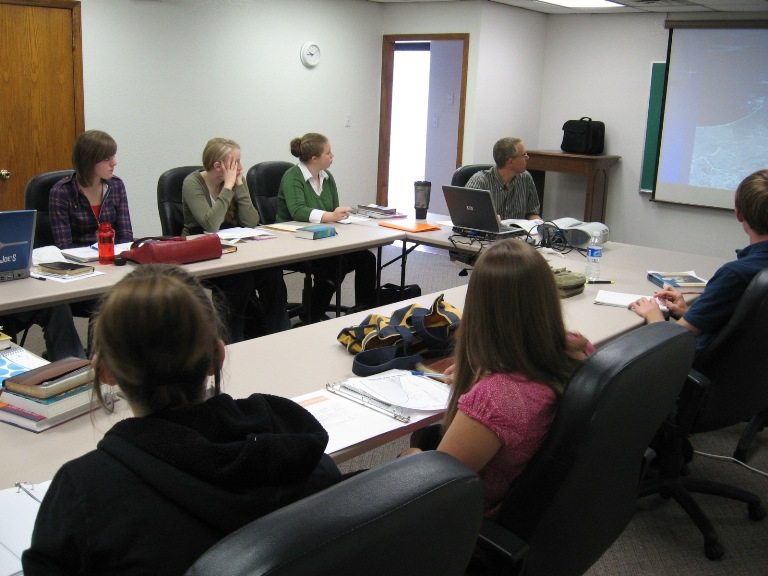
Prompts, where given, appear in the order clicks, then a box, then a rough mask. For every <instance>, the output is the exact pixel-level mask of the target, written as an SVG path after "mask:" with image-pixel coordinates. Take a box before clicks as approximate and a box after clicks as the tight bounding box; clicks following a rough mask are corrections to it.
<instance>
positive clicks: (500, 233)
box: [443, 186, 526, 240]
mask: <svg viewBox="0 0 768 576" xmlns="http://www.w3.org/2000/svg"><path fill="white" fill-rule="evenodd" d="M443 194H444V195H445V203H446V205H447V206H448V212H449V213H450V215H451V221H452V222H453V231H454V232H456V233H457V234H461V235H462V236H469V237H472V238H483V239H486V240H500V239H502V238H512V237H514V236H525V234H526V232H525V230H523V229H522V228H518V227H517V226H503V225H502V224H499V220H498V218H497V217H496V214H497V213H496V206H494V204H493V197H492V196H491V192H490V191H489V190H478V189H475V188H460V187H459V186H443Z"/></svg>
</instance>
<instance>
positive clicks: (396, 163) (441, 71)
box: [377, 34, 469, 213]
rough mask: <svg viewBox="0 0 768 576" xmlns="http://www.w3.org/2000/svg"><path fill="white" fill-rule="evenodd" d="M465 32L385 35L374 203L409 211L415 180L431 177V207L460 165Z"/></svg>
mask: <svg viewBox="0 0 768 576" xmlns="http://www.w3.org/2000/svg"><path fill="white" fill-rule="evenodd" d="M468 51H469V35H468V34H418V35H407V36H406V35H396V36H394V35H389V36H384V40H383V46H382V82H381V110H380V119H379V123H380V126H379V167H378V193H377V202H378V203H379V204H388V205H391V206H395V207H397V208H398V209H399V210H400V211H408V210H412V206H413V182H414V181H415V180H424V179H426V180H430V181H431V182H432V188H433V194H432V201H431V202H430V210H431V211H433V212H435V211H436V212H442V213H445V212H446V209H445V205H444V201H443V197H442V194H441V193H440V186H441V185H442V184H447V183H449V182H450V177H451V174H452V173H453V171H454V169H455V168H456V167H457V166H460V165H461V151H462V147H463V135H464V107H465V100H466V83H467V82H466V78H467V58H468Z"/></svg>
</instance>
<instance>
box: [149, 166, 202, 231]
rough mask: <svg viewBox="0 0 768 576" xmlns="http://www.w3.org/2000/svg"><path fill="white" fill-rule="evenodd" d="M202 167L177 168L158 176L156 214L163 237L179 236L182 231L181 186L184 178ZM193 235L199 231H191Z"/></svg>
mask: <svg viewBox="0 0 768 576" xmlns="http://www.w3.org/2000/svg"><path fill="white" fill-rule="evenodd" d="M202 168H203V167H202V166H179V167H178V168H171V169H170V170H166V171H165V172H163V173H162V174H161V175H160V178H159V179H158V181H157V212H158V214H159V215H160V226H161V227H162V230H163V236H180V235H181V233H182V231H183V230H184V208H183V203H182V200H181V185H182V184H183V183H184V178H186V177H187V176H188V175H189V174H191V173H192V172H194V171H195V170H202ZM191 232H192V233H194V234H198V233H201V232H202V229H200V230H194V231H191Z"/></svg>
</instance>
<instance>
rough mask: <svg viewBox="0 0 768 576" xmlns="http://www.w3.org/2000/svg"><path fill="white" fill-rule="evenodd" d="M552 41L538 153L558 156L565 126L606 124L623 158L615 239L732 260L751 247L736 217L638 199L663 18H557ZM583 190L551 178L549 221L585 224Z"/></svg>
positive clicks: (572, 180)
mask: <svg viewBox="0 0 768 576" xmlns="http://www.w3.org/2000/svg"><path fill="white" fill-rule="evenodd" d="M546 36H547V40H546V58H545V62H544V77H543V84H542V100H541V124H540V133H539V146H540V148H543V149H559V147H560V142H561V140H562V125H563V122H565V121H566V120H569V119H573V118H580V117H581V116H591V117H592V118H593V119H595V120H602V121H603V122H605V125H606V142H605V145H606V148H605V152H606V153H607V154H617V155H619V156H621V157H622V159H621V161H620V163H619V164H618V165H617V166H616V167H614V168H613V169H612V170H611V172H610V174H609V187H608V209H607V217H606V223H607V224H608V226H609V228H610V230H611V238H612V239H614V240H619V241H623V242H629V243H633V244H642V245H645V246H653V247H659V248H674V249H679V250H682V251H686V252H693V253H696V254H713V255H719V256H723V257H725V258H732V257H733V250H734V248H737V247H741V246H743V245H745V244H746V242H747V241H746V237H745V235H744V233H743V231H742V229H741V226H740V225H739V224H738V222H736V219H735V218H734V215H733V212H732V211H724V210H714V209H708V208H699V207H693V206H680V205H672V204H662V203H656V202H650V201H649V200H650V197H649V196H648V195H641V194H639V185H640V170H641V168H642V153H643V144H644V137H645V122H646V118H647V112H648V91H649V87H650V74H651V63H652V62H654V61H664V60H666V49H667V36H668V34H667V30H665V29H664V15H663V14H647V15H645V14H634V15H619V14H605V15H585V16H550V17H549V18H548V23H547V32H546ZM583 187H584V181H583V179H582V178H581V177H578V176H574V175H566V174H562V175H561V174H553V173H548V175H547V185H546V195H545V201H544V206H545V208H544V209H545V212H546V216H547V217H558V216H574V217H578V218H581V216H582V211H583V198H584V195H583V192H582V190H583ZM553 207H556V210H557V211H556V212H555V213H553ZM680 265H681V266H683V267H685V263H684V262H681V263H680Z"/></svg>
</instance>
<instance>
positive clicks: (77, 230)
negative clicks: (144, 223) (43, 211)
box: [48, 174, 133, 248]
mask: <svg viewBox="0 0 768 576" xmlns="http://www.w3.org/2000/svg"><path fill="white" fill-rule="evenodd" d="M105 184H106V191H105V192H104V196H103V198H102V200H101V212H100V214H99V218H98V220H97V219H96V216H95V215H94V213H93V209H92V208H91V205H90V203H89V202H88V199H87V198H86V197H85V195H84V194H83V193H82V192H80V189H79V188H78V187H77V184H76V183H75V175H74V174H73V175H72V176H67V177H65V178H62V179H61V180H59V181H58V182H56V184H54V185H53V188H51V195H50V197H49V199H48V210H49V211H50V219H51V232H52V233H53V241H54V243H55V244H56V246H58V247H59V248H76V247H79V246H90V245H91V244H94V243H95V242H96V232H97V231H98V229H99V224H100V223H102V222H109V223H110V224H112V228H113V229H114V231H115V243H117V244H119V243H123V242H131V241H132V240H133V228H132V227H131V214H130V212H129V211H128V196H127V194H126V191H125V184H123V181H122V180H121V179H120V178H117V177H116V176H113V177H112V178H110V179H109V180H106V181H105Z"/></svg>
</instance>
